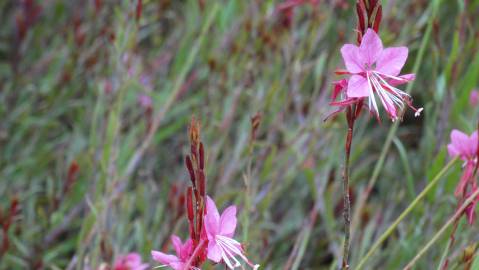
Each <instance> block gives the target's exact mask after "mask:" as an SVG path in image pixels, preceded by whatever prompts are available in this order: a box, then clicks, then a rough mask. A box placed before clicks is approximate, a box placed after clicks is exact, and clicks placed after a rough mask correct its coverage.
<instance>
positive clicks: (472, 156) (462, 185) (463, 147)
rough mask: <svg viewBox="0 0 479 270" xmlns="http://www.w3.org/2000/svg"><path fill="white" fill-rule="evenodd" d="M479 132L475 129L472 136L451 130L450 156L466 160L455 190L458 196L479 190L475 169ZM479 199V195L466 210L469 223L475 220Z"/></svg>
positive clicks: (463, 196)
mask: <svg viewBox="0 0 479 270" xmlns="http://www.w3.org/2000/svg"><path fill="white" fill-rule="evenodd" d="M477 147H478V134H477V131H474V132H473V133H472V134H471V136H468V135H467V134H464V133H462V132H460V131H459V130H453V131H452V132H451V143H450V144H448V145H447V150H448V152H449V156H451V157H460V158H461V159H462V160H463V161H464V172H463V174H462V176H461V179H460V180H459V183H458V185H457V187H456V190H455V191H454V195H455V196H456V197H459V198H460V197H462V198H467V197H469V196H470V195H471V194H472V193H473V192H474V191H475V190H477V188H478V187H477V183H476V181H475V179H474V171H475V169H476V166H477V154H478V148H477ZM478 201H479V197H476V199H474V201H473V203H471V204H470V205H469V206H468V207H467V208H466V210H465V212H466V215H467V217H468V222H469V224H472V222H473V221H474V208H475V206H476V204H477V203H478Z"/></svg>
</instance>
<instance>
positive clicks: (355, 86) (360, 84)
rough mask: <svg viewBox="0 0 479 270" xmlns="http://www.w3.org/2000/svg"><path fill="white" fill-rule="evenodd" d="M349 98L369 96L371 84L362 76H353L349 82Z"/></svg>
mask: <svg viewBox="0 0 479 270" xmlns="http://www.w3.org/2000/svg"><path fill="white" fill-rule="evenodd" d="M347 94H348V97H367V96H369V84H368V81H367V80H366V78H364V77H363V76H360V75H353V76H351V78H350V79H349V81H348V91H347Z"/></svg>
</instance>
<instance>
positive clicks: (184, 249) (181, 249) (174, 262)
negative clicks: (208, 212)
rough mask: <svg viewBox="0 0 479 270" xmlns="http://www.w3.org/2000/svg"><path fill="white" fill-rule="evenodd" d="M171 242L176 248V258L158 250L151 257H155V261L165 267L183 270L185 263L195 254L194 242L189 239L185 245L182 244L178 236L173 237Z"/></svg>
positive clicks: (152, 252)
mask: <svg viewBox="0 0 479 270" xmlns="http://www.w3.org/2000/svg"><path fill="white" fill-rule="evenodd" d="M171 242H172V243H173V247H174V248H175V251H176V256H175V255H169V254H165V253H163V252H160V251H156V250H152V251H151V256H152V257H153V260H155V261H157V262H160V263H162V264H164V265H165V266H169V267H171V268H172V269H174V270H183V267H184V265H185V263H186V262H187V261H188V259H189V258H190V256H191V254H192V253H193V248H192V247H193V242H192V241H191V239H188V240H186V241H185V243H182V242H181V239H180V238H179V237H178V236H176V235H172V236H171ZM191 269H195V267H191Z"/></svg>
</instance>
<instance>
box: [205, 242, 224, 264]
mask: <svg viewBox="0 0 479 270" xmlns="http://www.w3.org/2000/svg"><path fill="white" fill-rule="evenodd" d="M207 257H208V259H210V260H211V261H213V262H215V263H219V262H220V261H221V248H220V247H219V246H218V245H217V244H216V242H215V241H210V242H208V254H207Z"/></svg>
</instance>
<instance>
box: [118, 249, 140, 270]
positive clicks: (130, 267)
mask: <svg viewBox="0 0 479 270" xmlns="http://www.w3.org/2000/svg"><path fill="white" fill-rule="evenodd" d="M147 268H148V264H147V263H141V256H140V254H138V253H136V252H132V253H129V254H127V255H124V256H120V257H119V258H118V259H117V260H116V262H115V264H114V265H113V270H145V269H147Z"/></svg>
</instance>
